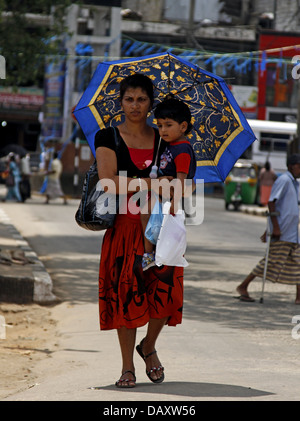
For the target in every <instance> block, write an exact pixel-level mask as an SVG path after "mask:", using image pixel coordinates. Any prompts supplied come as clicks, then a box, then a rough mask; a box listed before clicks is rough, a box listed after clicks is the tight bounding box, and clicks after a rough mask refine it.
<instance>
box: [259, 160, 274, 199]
mask: <svg viewBox="0 0 300 421" xmlns="http://www.w3.org/2000/svg"><path fill="white" fill-rule="evenodd" d="M276 178H277V175H276V174H275V172H274V171H273V170H272V168H271V164H270V162H269V161H267V162H266V163H265V165H264V167H263V168H262V169H261V170H260V173H259V186H260V187H259V194H260V204H261V205H263V206H267V204H268V201H269V197H270V194H271V190H272V186H273V184H274V181H275V180H276Z"/></svg>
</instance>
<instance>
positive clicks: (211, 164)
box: [74, 53, 255, 183]
mask: <svg viewBox="0 0 300 421" xmlns="http://www.w3.org/2000/svg"><path fill="white" fill-rule="evenodd" d="M134 73H142V74H145V75H147V76H149V78H150V79H151V80H152V82H153V84H154V87H155V91H154V97H155V101H154V108H155V106H156V105H157V104H158V103H159V102H161V101H163V99H164V98H165V97H166V95H167V94H168V93H171V94H173V95H174V96H175V97H176V98H178V99H181V100H183V101H184V102H185V103H186V104H187V105H188V106H189V107H190V111H191V114H192V123H193V130H192V132H191V133H190V134H189V135H188V138H189V140H190V142H191V144H192V146H193V149H194V152H195V156H196V160H197V171H196V176H195V178H197V179H204V182H206V183H209V182H218V181H224V180H225V178H226V176H227V174H228V173H229V171H230V170H231V168H232V167H233V165H234V164H235V162H236V161H237V159H238V158H240V156H241V155H242V154H243V152H244V151H245V150H246V149H247V148H248V147H249V146H250V145H251V143H252V142H253V141H254V140H255V135H254V133H253V132H252V129H251V128H250V126H249V124H248V122H247V120H246V118H245V116H244V115H243V113H242V111H241V109H240V107H239V106H238V104H237V102H236V100H235V98H234V97H233V95H232V93H231V92H230V89H229V88H228V86H227V85H226V83H225V81H224V80H223V79H222V78H220V77H219V76H216V75H214V74H212V73H210V72H207V71H205V70H203V69H201V68H200V67H198V66H197V65H195V64H192V63H190V62H188V61H186V60H184V59H182V58H181V57H177V56H175V55H173V54H170V53H164V54H155V55H152V56H146V57H138V58H132V59H129V60H118V61H112V62H103V63H100V64H99V65H98V67H97V69H96V71H95V73H94V75H93V78H92V80H91V82H90V84H89V86H88V87H87V89H86V91H85V92H84V93H83V95H82V97H81V99H80V101H79V103H78V104H77V106H76V108H75V110H74V115H75V117H76V119H77V121H78V123H79V124H80V126H81V128H82V130H83V132H84V134H85V136H86V138H87V141H88V143H89V145H90V148H91V150H92V152H93V154H94V155H95V148H94V138H95V134H96V132H97V131H98V130H99V129H102V128H104V127H109V126H115V125H118V124H120V123H121V122H122V121H123V118H124V116H123V113H122V110H121V104H120V94H119V84H120V82H121V80H122V79H123V78H125V77H126V76H128V75H130V74H134ZM149 123H150V124H152V125H155V120H154V117H153V112H152V113H151V115H150V116H149Z"/></svg>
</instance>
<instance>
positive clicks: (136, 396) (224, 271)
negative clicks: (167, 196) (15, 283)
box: [5, 198, 300, 404]
mask: <svg viewBox="0 0 300 421" xmlns="http://www.w3.org/2000/svg"><path fill="white" fill-rule="evenodd" d="M76 205H77V202H76V201H72V202H71V204H70V205H68V206H63V205H61V204H60V203H59V202H57V203H54V204H50V205H48V206H46V205H44V204H43V203H42V199H39V198H37V199H34V200H33V201H31V202H28V203H26V204H25V205H19V206H18V205H15V204H5V211H6V212H7V214H8V215H9V217H10V218H11V220H12V221H13V222H14V223H15V224H16V227H17V228H18V229H19V231H20V232H21V234H22V235H23V236H24V237H25V238H26V239H27V241H28V242H29V243H30V245H31V247H32V248H33V249H34V250H35V251H36V252H37V254H38V255H39V257H40V258H41V260H43V262H44V264H45V266H46V268H47V269H48V271H49V273H50V274H51V276H52V279H53V281H54V292H55V294H56V295H57V296H59V297H60V298H61V299H62V300H63V301H62V302H61V303H60V304H58V305H56V306H54V307H53V308H52V310H51V311H52V317H53V318H55V319H57V320H58V321H59V323H58V332H57V336H56V337H55V338H53V345H52V348H51V350H50V351H51V352H50V354H49V356H48V357H47V358H45V360H43V361H41V362H40V363H39V364H38V365H37V367H36V369H35V371H36V374H37V376H38V380H37V382H36V384H35V385H33V387H31V388H30V389H28V390H25V391H23V392H21V393H17V394H15V395H12V396H10V397H9V398H7V399H6V400H11V401H16V400H27V401H41V400H46V401H55V400H63V401H67V400H72V401H77V400H83V401H101V402H116V401H127V402H132V404H134V402H138V401H147V402H154V401H158V402H160V401H169V402H177V401H189V402H195V401H203V400H207V401H212V400H226V401H236V400H246V401H253V400H257V401H265V400H298V399H299V386H300V381H299V371H300V364H299V358H298V355H299V345H300V342H299V340H297V339H294V338H293V337H292V334H291V333H292V328H293V327H294V325H293V324H292V317H293V316H294V315H296V314H298V313H300V308H298V307H297V306H295V305H294V304H293V301H294V295H295V291H294V288H291V287H287V286H279V285H273V284H269V283H268V284H267V286H266V289H265V302H264V304H259V302H258V300H259V298H260V291H261V281H260V280H258V281H257V282H255V283H253V285H252V287H251V293H252V295H253V296H254V297H255V298H257V301H256V302H255V303H241V302H239V301H238V300H237V299H235V298H234V296H235V295H236V293H235V288H236V286H237V283H238V282H240V280H241V279H242V278H243V277H244V276H245V275H246V274H247V273H248V272H249V271H250V270H251V268H252V267H253V265H254V264H256V262H257V261H258V259H259V258H260V257H261V256H262V254H263V252H264V245H263V244H261V243H260V242H259V236H260V234H261V233H262V231H263V230H264V229H265V219H264V218H262V217H258V216H251V215H245V214H242V213H239V212H237V213H236V212H233V211H232V212H230V211H229V212H226V211H224V203H223V201H222V200H219V199H206V200H205V215H204V222H203V224H201V225H200V226H188V227H187V231H188V243H189V245H188V249H187V253H186V257H187V260H188V261H189V263H190V266H189V267H188V268H187V269H186V272H185V304H184V317H183V323H182V325H180V326H178V327H176V328H165V330H164V331H163V334H162V335H161V336H160V338H159V341H158V344H157V348H158V352H159V356H160V359H161V361H162V362H163V364H164V366H165V372H166V380H165V382H164V383H163V384H161V385H154V384H152V383H150V382H149V381H148V379H147V377H146V374H145V369H144V363H143V361H142V360H141V359H140V358H139V356H137V357H136V360H135V364H136V374H137V382H138V386H137V387H136V388H135V389H131V390H126V391H123V390H119V389H116V388H115V386H114V381H115V380H116V379H117V378H118V377H119V375H120V369H121V367H120V354H119V347H118V342H117V337H116V333H115V332H114V331H112V332H99V327H98V307H97V272H98V255H99V251H100V245H101V239H100V238H99V237H101V234H100V235H99V233H98V234H96V233H89V232H85V231H84V230H82V229H80V228H79V227H77V226H76V225H75V223H74V212H75V209H76ZM20 206H21V207H20ZM20 209H22V212H20ZM144 334H145V328H141V329H140V330H139V331H138V340H140V339H141V338H142V337H143V335H144Z"/></svg>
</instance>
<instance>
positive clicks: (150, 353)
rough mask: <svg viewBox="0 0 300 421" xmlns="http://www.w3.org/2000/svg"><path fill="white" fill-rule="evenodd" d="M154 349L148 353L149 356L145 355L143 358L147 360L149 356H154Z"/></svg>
mask: <svg viewBox="0 0 300 421" xmlns="http://www.w3.org/2000/svg"><path fill="white" fill-rule="evenodd" d="M156 352H157V351H156V349H155V350H154V351H152V352H149V354H147V355H145V356H144V358H145V359H146V358H148V357H151V355H153V354H156Z"/></svg>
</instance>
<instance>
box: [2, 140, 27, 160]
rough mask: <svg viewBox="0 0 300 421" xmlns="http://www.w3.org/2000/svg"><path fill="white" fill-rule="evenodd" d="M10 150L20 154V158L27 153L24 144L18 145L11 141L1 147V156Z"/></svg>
mask: <svg viewBox="0 0 300 421" xmlns="http://www.w3.org/2000/svg"><path fill="white" fill-rule="evenodd" d="M10 152H12V153H14V154H16V155H19V157H20V158H23V157H24V156H25V155H26V154H27V150H26V149H25V148H23V146H21V145H17V144H16V143H10V144H9V145H6V146H4V147H3V148H1V149H0V156H6V155H8V154H9V153H10Z"/></svg>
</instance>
